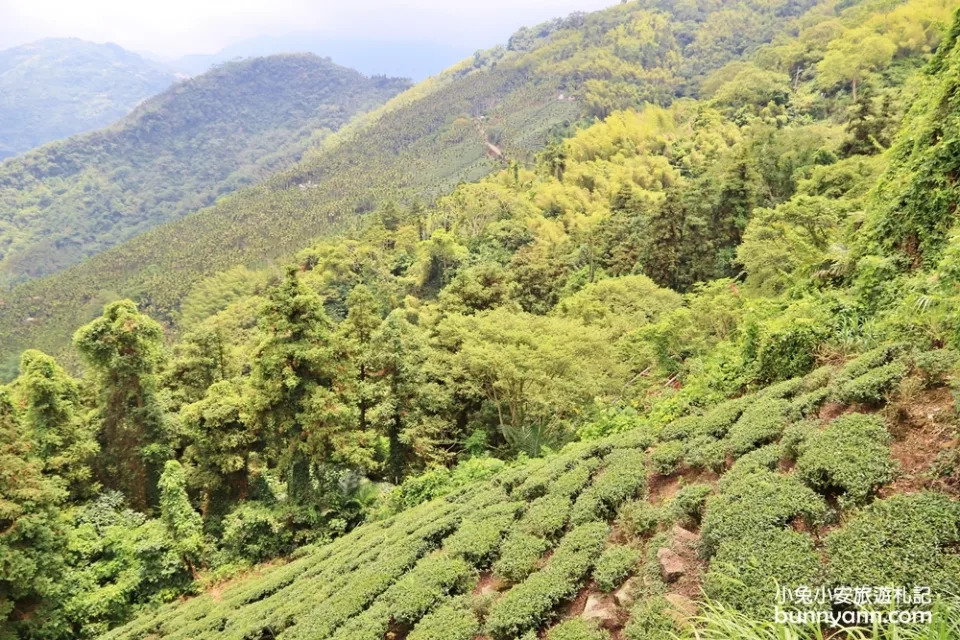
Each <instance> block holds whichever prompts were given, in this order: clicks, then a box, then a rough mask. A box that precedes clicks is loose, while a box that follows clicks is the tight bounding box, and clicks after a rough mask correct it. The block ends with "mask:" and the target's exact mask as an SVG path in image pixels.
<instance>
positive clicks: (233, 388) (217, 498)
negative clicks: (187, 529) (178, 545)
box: [180, 379, 262, 527]
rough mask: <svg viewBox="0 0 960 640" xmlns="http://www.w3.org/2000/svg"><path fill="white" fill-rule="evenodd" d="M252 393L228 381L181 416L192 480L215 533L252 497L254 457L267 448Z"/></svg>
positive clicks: (187, 408)
mask: <svg viewBox="0 0 960 640" xmlns="http://www.w3.org/2000/svg"><path fill="white" fill-rule="evenodd" d="M247 393H248V389H246V388H245V386H244V385H243V383H242V382H240V381H239V380H236V379H234V380H224V381H221V382H217V383H215V384H213V385H212V386H211V387H210V388H209V389H208V390H207V394H206V395H205V396H204V397H203V398H202V399H201V400H198V401H197V402H194V403H192V404H189V405H187V406H185V407H183V409H181V410H180V423H181V427H182V429H183V432H184V434H185V436H186V437H187V439H188V445H187V448H186V450H185V452H184V458H185V459H186V460H187V461H189V462H190V463H191V471H190V474H189V479H190V482H191V485H192V486H194V487H198V488H200V489H201V490H202V491H203V494H204V504H203V515H204V519H205V520H206V521H207V522H208V523H211V524H212V525H213V526H214V527H216V526H219V521H220V519H221V518H222V517H223V516H224V515H225V514H226V513H227V512H228V511H229V510H230V508H231V507H233V506H234V505H235V504H236V503H237V502H239V501H240V500H243V499H244V498H245V497H246V495H247V491H248V485H249V474H250V457H251V455H252V454H253V452H255V451H258V450H260V449H261V448H262V446H261V445H262V443H261V439H260V434H259V433H257V430H256V429H255V427H254V426H253V425H252V424H250V422H251V420H250V419H249V416H248V415H247V401H246V399H245V396H246V395H247Z"/></svg>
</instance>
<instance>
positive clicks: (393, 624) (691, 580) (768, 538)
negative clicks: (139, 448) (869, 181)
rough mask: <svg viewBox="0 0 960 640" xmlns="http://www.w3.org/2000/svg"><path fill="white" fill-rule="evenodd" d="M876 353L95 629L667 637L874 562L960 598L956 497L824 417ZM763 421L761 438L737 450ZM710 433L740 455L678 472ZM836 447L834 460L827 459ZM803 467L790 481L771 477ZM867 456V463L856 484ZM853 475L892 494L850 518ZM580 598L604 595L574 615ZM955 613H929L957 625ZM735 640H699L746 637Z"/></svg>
mask: <svg viewBox="0 0 960 640" xmlns="http://www.w3.org/2000/svg"><path fill="white" fill-rule="evenodd" d="M871 359H873V357H872V356H868V355H865V356H863V357H862V358H861V359H859V360H854V361H852V362H851V363H849V364H848V365H846V367H844V368H843V369H842V370H839V371H837V370H831V371H825V370H818V371H817V372H816V373H814V374H811V375H809V376H807V377H803V378H797V379H793V380H789V381H786V382H783V383H780V384H777V385H773V386H770V387H768V388H766V389H764V390H762V391H760V392H758V393H755V394H751V395H747V396H744V397H742V398H738V399H735V400H731V401H727V402H725V403H721V404H718V405H715V406H712V407H707V408H706V411H705V412H704V413H703V414H702V415H693V416H687V417H684V418H680V419H679V420H676V421H674V422H672V423H669V424H667V425H666V426H664V427H663V429H662V431H661V432H660V435H659V436H657V435H655V434H654V433H653V432H652V431H650V430H648V429H647V428H645V427H636V428H634V429H633V430H631V431H627V432H626V433H623V434H620V435H617V436H613V437H608V438H605V439H601V440H597V441H593V442H583V443H577V444H574V445H569V446H568V447H567V448H565V449H564V450H563V451H562V452H561V453H560V454H558V455H554V456H552V457H549V458H546V459H545V460H544V459H541V460H533V461H530V462H528V463H525V464H524V463H520V464H516V465H514V466H513V467H512V468H509V467H508V468H506V469H504V470H502V471H500V472H499V473H498V474H497V475H496V476H495V477H494V478H493V479H492V480H489V481H486V482H482V481H481V482H473V483H470V484H467V485H466V486H465V487H462V488H459V489H455V490H453V491H452V492H451V493H449V495H447V496H446V497H443V498H440V499H436V500H433V501H431V502H427V503H426V504H423V505H420V506H416V507H414V508H412V509H408V510H405V511H401V512H400V513H399V514H397V515H395V516H392V517H390V518H389V519H386V520H382V521H376V522H372V523H369V524H366V525H362V526H360V527H358V528H357V529H356V530H354V531H353V532H351V533H350V534H348V535H346V536H344V537H343V538H341V539H338V540H336V541H334V542H332V543H330V544H327V545H324V546H320V547H316V548H307V549H302V550H301V551H300V553H298V554H297V555H296V556H295V557H294V558H293V559H291V561H290V562H288V563H286V564H281V565H279V566H278V565H274V566H271V567H264V568H261V569H259V570H257V571H254V572H253V573H252V574H250V575H249V576H246V577H243V578H241V579H238V580H236V581H233V582H232V583H231V584H229V585H227V586H225V587H224V588H220V589H218V590H217V591H216V593H205V594H202V595H200V596H198V597H196V598H193V599H191V600H188V601H186V602H178V603H174V604H170V605H166V606H164V607H162V608H160V609H159V610H158V611H156V612H150V613H146V614H144V615H142V616H141V617H140V618H138V619H135V620H134V621H133V622H131V623H129V624H127V625H125V626H123V627H120V628H118V629H115V630H114V631H112V632H109V633H107V634H105V635H104V636H102V637H103V638H104V639H105V640H106V639H109V640H143V639H145V638H167V639H171V640H172V639H174V638H185V639H186V638H189V639H191V640H202V639H205V638H209V639H211V640H212V639H214V638H217V639H219V638H282V639H284V640H294V639H299V638H304V639H306V638H325V639H326V638H329V639H331V640H379V639H381V638H383V637H385V634H387V633H388V632H393V633H394V634H398V635H400V637H409V638H410V639H411V640H472V639H474V638H480V637H484V638H492V639H493V640H512V639H515V638H524V639H525V638H531V639H533V638H537V637H547V638H553V637H556V638H561V637H563V638H567V637H573V638H589V639H593V638H596V639H598V640H603V639H606V638H609V637H610V636H608V635H607V634H608V633H609V631H603V632H600V631H597V630H595V629H596V627H595V626H594V625H595V624H597V623H599V624H602V625H603V626H604V627H606V628H607V629H611V630H616V631H617V632H618V635H617V636H616V637H625V638H628V639H629V640H648V639H653V640H667V639H668V638H674V637H676V636H674V635H673V633H674V632H682V630H684V629H686V630H688V631H689V630H690V626H689V624H690V618H691V612H690V611H689V609H687V608H685V607H689V606H690V605H693V601H692V600H691V598H696V599H699V598H701V597H702V595H701V592H700V587H701V585H702V586H703V587H704V588H705V589H706V592H707V594H708V595H709V596H710V597H711V598H714V599H716V600H718V601H719V602H723V603H724V604H727V605H729V606H734V607H736V608H737V609H739V610H740V611H742V612H744V613H747V614H749V615H752V616H754V620H770V619H772V616H773V611H774V603H775V596H774V594H776V593H779V592H778V588H789V589H799V588H803V587H811V588H812V587H834V586H843V585H846V584H855V583H856V580H858V579H861V580H863V579H866V580H869V579H872V578H876V576H877V575H878V574H876V573H875V569H874V566H876V565H877V564H879V566H881V567H882V569H881V570H880V574H879V575H881V576H882V577H883V578H884V579H889V580H891V582H890V584H897V585H903V586H906V587H907V588H908V589H910V590H911V591H910V592H911V593H912V587H913V586H914V585H915V584H919V583H916V582H914V580H915V579H916V578H920V579H921V580H922V581H924V582H923V586H927V587H930V588H931V589H932V591H933V592H934V593H936V594H937V595H938V596H940V595H944V596H947V595H948V594H950V593H955V592H956V589H957V588H958V587H960V556H958V555H957V553H956V552H955V549H956V545H958V544H960V501H958V500H957V499H956V496H950V495H949V494H946V493H941V492H938V491H928V492H918V493H911V494H909V495H903V494H902V493H901V492H900V491H898V490H897V489H896V488H895V487H892V486H890V485H889V484H888V483H889V482H890V480H891V479H892V478H893V477H894V476H895V473H894V470H897V471H899V469H900V467H899V462H898V461H897V460H896V459H894V457H893V456H892V455H891V450H890V447H889V435H888V434H887V432H886V430H885V429H884V425H883V421H882V420H881V419H880V418H878V417H877V416H874V415H869V414H867V413H858V412H856V411H855V409H854V408H851V409H853V412H851V413H847V414H846V415H844V416H843V417H839V418H836V419H835V420H830V419H828V420H826V421H824V423H823V424H822V425H821V424H819V423H818V421H816V415H817V412H818V410H819V407H820V406H821V405H826V404H827V403H830V402H836V401H837V398H838V395H837V394H838V393H839V394H841V396H842V393H843V392H842V389H843V386H842V385H843V384H844V382H843V381H844V379H845V378H846V379H847V380H846V382H847V383H849V375H850V374H851V373H852V372H853V371H858V372H862V373H861V374H866V375H870V373H872V372H876V371H879V370H880V368H881V367H883V366H884V365H883V363H882V362H873V363H872V366H871V363H870V360H871ZM825 374H826V375H825ZM814 398H815V399H814ZM812 399H814V400H812ZM761 425H765V426H761ZM771 426H772V427H774V428H775V431H776V433H775V434H774V435H773V436H772V437H769V438H767V439H766V440H765V442H766V443H767V444H766V445H765V446H761V444H763V443H762V442H761V441H759V440H750V441H749V443H748V446H747V447H746V448H742V447H741V444H742V443H743V441H744V436H747V437H748V438H749V437H753V436H755V435H756V434H757V433H758V431H759V430H764V429H766V430H769V428H770V427H771ZM707 433H712V434H721V435H720V439H719V440H716V442H717V444H718V445H719V447H720V448H721V449H723V450H732V451H734V452H735V453H734V454H733V455H732V456H731V459H732V460H733V463H732V466H727V465H730V462H724V463H722V464H721V465H720V467H719V469H720V471H719V474H718V473H714V472H713V471H712V470H711V469H709V468H704V467H698V466H697V465H696V464H691V463H689V462H688V461H690V460H693V459H694V456H696V455H697V454H698V453H699V449H700V447H701V446H702V441H703V438H704V437H705V436H704V435H703V434H707ZM781 434H782V436H781ZM837 448H839V449H840V450H841V455H840V456H837V457H836V458H831V457H829V456H826V455H823V457H819V456H821V455H822V454H823V452H825V451H828V450H831V449H834V450H835V449H837ZM668 450H669V452H668ZM685 450H686V451H687V452H688V453H686V454H685V455H684V453H683V452H684V451H685ZM798 451H799V452H800V453H799V454H798V453H797V452H798ZM851 461H852V462H851ZM794 464H796V465H797V471H796V472H794V473H790V472H783V471H780V470H779V469H780V468H784V467H787V468H790V467H792V466H793V465H794ZM858 464H860V465H864V464H865V465H866V466H862V467H860V468H858V469H857V474H858V475H857V476H856V478H854V477H850V476H848V475H847V474H848V473H849V471H851V470H852V469H851V468H852V467H853V466H854V465H858ZM870 464H872V465H873V466H872V467H871V466H870ZM831 482H833V483H835V484H831ZM872 482H876V484H875V485H872V486H871V485H870V483H872ZM860 483H866V486H867V487H868V488H869V492H870V496H871V497H872V496H873V495H874V492H875V491H876V490H877V489H880V491H881V495H883V496H884V498H883V499H879V498H878V499H877V500H876V501H874V502H873V503H872V504H871V505H870V506H868V507H866V508H865V509H862V510H860V509H856V508H854V507H853V503H852V501H845V499H849V498H850V495H848V494H847V492H848V491H852V490H853V487H854V486H856V485H858V484H860ZM838 493H839V494H840V495H841V499H840V504H841V505H842V507H843V508H842V511H843V518H842V519H839V521H838V522H836V523H835V524H832V526H827V525H826V524H825V519H826V518H827V517H828V507H827V499H828V498H831V499H836V496H837V494H838ZM865 499H866V496H864V500H865ZM745 504H747V505H749V507H748V508H745V507H744V505H745ZM818 554H820V555H818ZM665 558H668V559H669V560H665ZM701 558H702V559H703V560H701ZM664 567H669V569H665V568H664ZM907 567H909V569H908V568H907ZM670 571H672V573H669V572H670ZM631 576H635V578H634V579H633V580H630V581H629V582H627V578H628V577H631ZM849 581H853V582H849ZM881 584H883V583H881ZM614 591H616V596H613V595H612V593H613V592H614ZM587 598H590V600H591V601H592V602H593V603H597V604H595V605H593V606H594V608H592V609H591V610H590V611H586V612H585V611H584V609H583V603H584V601H585V600H587ZM634 602H635V603H636V605H635V606H632V603H634ZM568 603H569V604H568ZM587 607H588V608H590V607H591V604H590V603H589V602H588V604H587ZM694 608H695V606H694ZM786 608H787V609H792V606H791V605H786ZM801 608H802V607H801ZM957 615H958V612H956V611H954V612H953V614H952V617H953V620H952V621H950V620H941V621H939V622H941V623H942V624H949V625H950V628H952V629H954V631H955V630H956V629H957V625H958V624H960V620H958V619H957ZM581 616H582V619H581V621H580V622H577V621H576V620H577V618H580V617H581ZM557 619H560V620H561V621H565V622H562V624H567V625H584V624H585V625H586V631H581V632H580V634H579V635H561V633H560V632H559V630H558V631H556V632H555V633H557V635H556V636H553V635H552V633H554V632H551V631H548V632H547V634H548V635H546V636H542V635H538V634H539V633H541V630H542V629H545V628H547V629H549V628H551V627H552V628H557V629H559V627H554V625H555V624H556V620H557ZM673 620H678V621H679V622H678V624H677V626H678V628H677V629H674V622H673ZM620 633H622V634H623V635H619V634H620ZM727 633H730V634H731V635H723V634H717V635H711V636H709V637H713V638H730V639H731V640H733V638H738V637H741V638H742V637H743V636H737V635H734V634H733V633H732V632H730V631H728V632H727ZM406 634H409V635H406ZM745 635H746V634H745ZM685 637H686V636H685ZM689 637H692V636H689ZM765 637H768V636H765ZM770 637H772V636H770ZM778 637H779V636H778ZM924 637H927V636H924ZM930 637H937V638H940V637H941V636H930ZM942 637H943V638H947V637H953V636H950V635H947V636H942Z"/></svg>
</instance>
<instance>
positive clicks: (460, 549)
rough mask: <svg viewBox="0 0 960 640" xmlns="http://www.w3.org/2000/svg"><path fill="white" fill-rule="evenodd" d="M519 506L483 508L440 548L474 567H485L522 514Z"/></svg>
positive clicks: (520, 504)
mask: <svg viewBox="0 0 960 640" xmlns="http://www.w3.org/2000/svg"><path fill="white" fill-rule="evenodd" d="M524 506H525V505H524V504H523V503H520V502H514V503H506V504H498V505H494V506H492V507H487V508H486V509H484V510H483V511H481V512H480V513H478V514H477V515H474V516H471V517H469V518H468V519H467V520H465V521H464V522H463V524H462V525H461V526H460V528H459V529H458V530H457V532H456V533H455V534H453V535H452V536H450V537H449V538H447V540H446V542H445V543H444V545H443V548H444V549H445V550H446V551H447V552H449V553H451V554H454V555H460V556H463V557H464V558H466V559H467V560H468V561H469V562H471V563H472V564H473V565H474V566H476V567H485V566H487V565H488V564H489V563H490V560H491V558H492V556H493V554H494V552H495V551H496V550H497V548H498V547H499V546H500V540H501V538H502V537H503V534H504V533H505V532H506V531H507V529H509V528H510V526H511V525H512V524H513V523H514V520H515V518H516V516H517V514H518V513H520V512H521V511H523V508H524Z"/></svg>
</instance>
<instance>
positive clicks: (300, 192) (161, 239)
mask: <svg viewBox="0 0 960 640" xmlns="http://www.w3.org/2000/svg"><path fill="white" fill-rule="evenodd" d="M813 4H814V3H813V2H800V3H797V2H774V3H766V2H748V3H740V2H737V3H734V2H729V3H720V4H715V3H703V4H700V5H689V4H687V3H679V2H677V3H674V2H654V1H652V0H646V1H644V2H631V3H626V4H621V5H618V6H616V7H613V8H611V9H608V10H605V11H601V12H596V13H592V14H586V15H583V14H577V15H574V16H571V17H570V18H568V19H565V20H557V21H553V22H550V23H546V24H544V25H540V26H538V27H535V28H532V29H523V30H521V31H520V32H518V33H517V34H515V35H514V36H513V37H512V38H511V39H510V42H509V43H508V45H507V47H500V48H497V49H493V50H491V51H489V52H486V53H484V54H481V55H478V56H476V57H475V58H474V59H473V60H470V61H466V62H464V63H462V64H461V65H458V66H456V67H453V68H452V69H450V70H448V71H447V72H445V73H444V74H442V75H441V76H439V77H438V78H434V79H431V80H428V81H426V82H424V83H421V84H420V85H418V86H417V87H415V88H414V89H412V90H410V91H409V92H407V93H405V94H402V95H401V96H398V97H397V98H396V99H395V100H394V101H392V102H391V103H390V104H388V105H387V106H386V107H385V108H383V109H381V110H380V111H379V112H377V113H376V114H374V115H373V116H372V117H370V118H368V119H366V120H365V121H363V122H362V123H360V124H357V125H355V126H351V127H349V128H348V129H347V130H346V131H345V132H343V133H342V134H340V135H337V136H335V137H334V139H333V140H332V141H331V142H330V143H329V144H328V145H326V146H325V148H324V149H323V150H322V151H321V152H319V153H316V154H310V156H309V157H307V158H306V159H305V160H304V161H302V162H301V163H299V164H298V165H297V166H296V167H295V168H292V169H290V170H289V171H285V172H283V173H281V174H279V175H277V176H275V177H274V178H273V179H271V180H270V181H269V182H267V183H266V184H264V185H263V186H261V187H257V188H254V189H251V190H246V191H243V192H239V193H237V194H235V195H233V196H231V197H228V198H225V199H224V200H223V201H222V202H219V203H218V204H217V205H216V206H214V207H213V208H211V209H208V210H204V211H201V212H199V213H198V214H196V215H194V216H191V217H189V218H187V219H185V220H183V221H180V222H179V223H176V224H174V225H170V226H166V227H164V228H161V229H158V230H155V231H154V232H151V233H147V234H144V235H142V236H140V237H138V238H135V239H134V240H132V241H131V242H129V243H126V244H124V245H122V246H120V247H117V248H115V249H114V250H112V251H110V252H107V253H105V254H102V255H100V256H97V257H95V258H93V259H92V260H90V261H88V262H86V263H84V264H82V265H79V266H77V267H76V268H71V269H68V270H66V271H64V272H62V273H60V274H57V275H55V276H53V277H51V278H47V279H43V280H42V281H36V282H30V283H27V284H25V285H23V286H21V287H19V288H17V289H16V290H15V291H12V292H11V293H10V294H9V295H7V296H4V300H3V303H4V307H3V312H2V318H0V336H2V337H3V340H2V344H3V351H2V353H0V358H2V360H3V361H5V362H8V363H12V362H13V359H14V358H15V357H16V353H18V351H19V350H20V349H21V348H22V347H23V346H24V345H27V344H33V345H38V346H41V347H42V348H45V349H48V350H54V351H56V350H58V349H59V348H60V347H61V346H62V345H64V344H65V343H66V338H67V336H68V335H69V333H70V332H71V330H72V328H73V327H75V326H77V325H79V324H80V323H81V322H83V321H84V320H86V319H87V318H89V317H91V316H92V315H93V314H95V313H96V312H97V310H99V308H100V307H101V305H102V303H103V302H104V301H106V300H108V299H113V298H116V297H118V296H120V297H122V296H134V297H137V298H139V299H140V300H141V301H142V302H143V303H144V306H145V308H146V309H148V310H149V311H150V312H151V313H153V314H155V315H157V316H159V317H163V318H164V319H166V320H167V321H172V320H173V319H175V316H176V313H177V307H178V304H179V301H180V299H181V298H182V297H183V296H184V295H185V294H186V293H187V292H188V291H189V289H190V287H191V286H192V284H193V283H195V282H197V281H198V280H199V279H201V278H202V277H204V276H205V275H208V274H211V273H214V272H216V271H219V270H223V269H226V268H229V267H231V266H233V265H236V264H253V263H258V262H261V261H264V260H267V259H271V258H274V257H276V256H280V255H284V254H287V253H289V252H291V251H293V250H296V249H298V248H301V247H303V246H305V245H306V244H307V241H308V240H309V239H310V238H313V237H315V236H317V235H319V234H321V233H324V232H325V231H328V230H329V229H330V228H331V227H332V226H334V225H337V224H339V223H340V222H342V221H345V220H350V219H351V218H353V217H355V216H356V215H357V214H360V213H363V212H365V211H369V210H371V209H372V208H374V207H375V206H376V204H377V203H378V202H381V201H384V200H387V199H394V200H410V199H412V198H414V197H422V198H429V197H431V196H433V195H436V194H440V193H444V192H445V191H447V190H449V189H450V188H451V187H452V186H453V185H455V184H456V183H457V182H459V181H461V180H471V179H476V178H477V177H480V176H482V175H484V174H486V173H488V172H489V171H490V170H491V169H492V168H494V167H497V166H502V163H503V162H505V161H512V160H517V161H519V162H521V163H523V162H526V161H528V160H529V159H530V157H531V155H532V152H533V151H535V150H539V149H540V148H542V145H543V144H544V143H545V142H546V141H548V140H549V139H550V137H551V132H552V131H553V130H556V129H557V128H563V127H564V126H566V125H568V124H569V123H570V122H572V121H576V120H577V119H579V118H581V117H584V116H589V115H600V116H603V115H606V114H607V113H609V112H610V111H611V110H613V109H616V108H622V107H626V106H631V105H639V104H642V103H643V102H646V101H653V102H660V103H667V102H670V101H671V100H672V99H673V98H674V97H676V96H681V95H684V94H686V93H691V92H694V91H695V89H696V86H697V83H698V82H699V80H700V79H701V78H702V77H703V76H704V74H706V73H708V72H709V71H711V70H712V69H715V68H717V67H719V66H720V65H723V64H724V63H726V62H728V61H729V60H731V59H733V58H736V57H738V56H740V55H743V54H744V53H746V52H749V51H751V50H752V49H753V48H755V47H756V46H757V45H759V44H761V43H763V42H766V41H768V40H770V39H771V38H772V37H773V36H774V35H775V34H777V33H778V32H780V31H781V30H783V29H785V28H786V27H787V26H788V25H789V24H790V23H791V20H792V19H793V17H795V16H797V15H800V14H802V13H803V12H804V11H805V10H806V9H808V8H809V7H811V6H813ZM625 40H626V41H629V40H636V42H637V43H639V44H636V45H634V44H630V45H629V46H627V45H628V42H624V41H625ZM488 143H490V145H492V147H491V146H489V145H488ZM493 149H496V151H493ZM498 153H501V154H502V155H499V156H498V155H497V154H498ZM488 154H490V155H488Z"/></svg>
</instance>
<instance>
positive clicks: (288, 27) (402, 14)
mask: <svg viewBox="0 0 960 640" xmlns="http://www.w3.org/2000/svg"><path fill="white" fill-rule="evenodd" d="M618 1H619V0H479V1H478V0H336V1H333V0H313V1H310V0H164V1H163V2H145V1H144V0H0V49H5V48H8V47H12V46H16V45H19V44H25V43H27V42H31V41H34V40H39V39H41V38H49V37H77V38H82V39H84V40H91V41H93V42H114V43H116V44H119V45H120V46H122V47H124V48H126V49H130V50H133V51H139V52H150V53H153V54H157V55H160V56H165V57H169V58H173V57H177V56H182V55H186V54H192V53H215V52H217V51H219V50H220V49H222V48H223V47H225V46H227V45H230V44H233V43H235V42H239V41H241V40H245V39H248V38H251V37H255V36H259V35H273V36H277V35H284V34H286V33H290V32H304V31H315V32H323V33H329V34H331V35H336V36H338V37H341V38H354V37H356V38H358V39H365V40H378V41H384V42H411V41H427V42H435V43H438V44H446V45H456V46H459V47H465V48H467V49H470V50H474V49H485V48H488V47H491V46H493V45H495V44H498V43H501V42H504V41H505V40H506V38H507V37H509V35H510V34H511V33H513V32H514V31H515V30H516V29H517V28H519V27H521V26H530V25H533V24H536V23H539V22H542V21H544V20H547V19H550V18H554V17H559V16H565V15H567V14H569V13H571V12H573V11H593V10H596V9H600V8H603V7H606V6H610V5H612V4H616V3H617V2H618Z"/></svg>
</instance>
